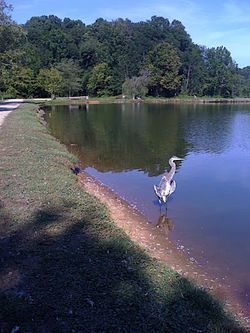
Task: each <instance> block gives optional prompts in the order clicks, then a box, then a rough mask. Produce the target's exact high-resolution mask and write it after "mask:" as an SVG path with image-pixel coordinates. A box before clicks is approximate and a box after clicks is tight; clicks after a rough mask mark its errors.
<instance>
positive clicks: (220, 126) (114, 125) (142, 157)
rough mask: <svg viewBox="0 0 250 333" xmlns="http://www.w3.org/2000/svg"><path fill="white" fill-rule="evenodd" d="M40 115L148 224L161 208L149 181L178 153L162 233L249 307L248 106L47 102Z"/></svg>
mask: <svg viewBox="0 0 250 333" xmlns="http://www.w3.org/2000/svg"><path fill="white" fill-rule="evenodd" d="M46 120H47V122H48V124H49V127H50V129H51V131H52V134H53V135H54V136H55V137H56V138H58V139H59V140H60V141H61V142H63V143H64V144H66V145H67V146H68V148H69V150H70V151H71V152H73V153H74V154H76V155H77V156H78V158H79V161H80V162H79V164H80V165H81V167H83V168H84V169H86V171H87V172H88V173H89V174H90V175H92V176H94V177H95V178H97V179H98V180H100V181H101V182H102V183H104V184H105V185H106V186H108V187H109V188H111V189H112V190H113V191H114V192H116V193H117V194H118V195H119V196H121V197H122V198H124V199H125V200H126V201H128V202H129V203H130V204H131V205H133V206H134V207H136V209H138V210H139V211H140V212H141V213H142V214H143V215H144V216H146V218H147V219H148V221H149V222H150V223H153V224H157V223H159V221H160V220H161V215H162V212H164V210H161V211H160V206H159V203H158V201H157V198H156V196H155V194H154V191H153V185H154V184H158V183H159V181H160V178H161V175H162V174H163V172H164V171H165V170H166V169H168V168H169V166H168V159H169V158H170V157H171V156H172V155H177V156H179V157H182V158H183V159H184V160H183V161H181V162H177V172H176V175H175V180H176V183H177V189H176V191H175V193H174V194H173V195H172V197H171V198H170V199H169V201H168V204H167V207H168V208H167V211H166V212H165V213H164V214H165V215H167V217H168V225H167V226H166V228H165V231H163V232H167V233H168V237H169V239H170V240H171V241H173V242H174V243H175V244H176V245H177V247H178V248H179V249H181V250H183V251H184V252H185V253H186V255H187V256H188V257H189V258H191V260H195V261H196V262H197V263H198V264H199V265H201V266H203V267H204V268H205V270H206V271H208V272H209V273H211V274H212V275H213V276H215V277H218V278H220V279H222V280H223V281H224V282H225V284H226V285H227V286H229V287H230V289H231V291H232V292H233V293H235V295H236V296H237V298H238V300H240V301H241V303H244V305H246V306H247V307H249V308H250V305H249V303H250V262H249V261H248V260H249V258H250V205H249V204H250V106H249V105H233V104H230V105H205V104H204V105H198V104H196V105H179V104H178V105H175V104H171V105H170V104H143V103H135V104H108V105H101V104H99V105H87V106H85V105H83V106H76V105H72V106H53V107H51V108H49V110H48V112H47V113H46ZM166 229H167V231H166Z"/></svg>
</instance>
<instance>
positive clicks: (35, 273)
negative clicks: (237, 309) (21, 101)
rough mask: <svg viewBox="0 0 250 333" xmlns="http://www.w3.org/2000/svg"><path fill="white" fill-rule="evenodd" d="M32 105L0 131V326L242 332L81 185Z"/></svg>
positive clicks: (69, 160) (65, 153)
mask: <svg viewBox="0 0 250 333" xmlns="http://www.w3.org/2000/svg"><path fill="white" fill-rule="evenodd" d="M35 107H36V106H35V105H32V104H26V105H23V106H22V107H21V108H20V109H19V110H18V111H16V112H13V113H11V115H10V116H9V117H8V118H7V119H6V121H5V123H4V125H3V127H2V129H1V130H0V143H1V145H0V147H1V148H0V149H1V159H0V172H1V176H0V187H1V188H0V199H1V201H0V217H1V220H0V221H1V223H0V253H1V259H0V260H1V265H0V288H1V294H0V332H1V333H2V332H3V333H5V332H6V333H7V332H11V330H12V329H14V328H15V327H17V328H19V330H18V332H25V333H26V332H39V333H42V332H46V333H50V332H60V333H61V332H62V333H64V332H65V333H66V332H67V333H68V332H77V333H79V332H94V333H95V332H96V333H99V332H100V333H112V332H114V333H118V332H123V333H124V332H129V333H130V332H131V333H136V332H138V333H139V332H140V333H143V332H150V333H151V332H182V333H183V332H190V333H191V332H213V333H214V332H227V333H232V332H245V331H244V329H243V328H241V327H240V325H239V324H238V323H237V322H235V321H234V320H233V319H232V318H231V317H230V316H229V315H228V314H227V313H226V312H225V311H224V310H223V308H222V306H221V304H219V303H218V302H217V301H215V300H214V299H213V298H212V297H211V296H209V295H208V294H207V293H206V292H205V291H203V290H201V289H198V288H197V287H195V286H194V285H193V284H192V283H191V282H189V281H188V280H186V279H184V278H182V277H181V276H179V275H178V274H177V273H175V272H173V271H172V270H170V269H169V268H168V267H166V266H164V265H162V264H160V263H157V262H156V261H155V260H153V259H151V258H150V257H148V256H147V255H146V254H145V253H144V252H143V251H142V250H141V249H140V248H139V247H138V246H136V245H135V244H133V243H132V242H131V240H130V239H128V237H127V236H126V235H125V234H124V233H123V231H122V230H120V229H118V228H117V227H116V226H115V224H114V223H113V222H112V221H111V220H110V219H109V217H108V214H107V210H106V209H105V207H104V206H102V205H101V204H100V203H99V202H98V201H97V200H96V199H95V198H94V197H92V196H90V195H88V194H87V193H85V192H84V191H83V190H82V189H80V188H79V187H78V185H77V184H76V179H75V176H74V175H73V174H72V173H71V171H70V169H69V166H70V165H71V163H73V162H74V161H75V157H74V156H72V155H71V154H69V153H68V151H67V150H66V148H65V147H64V146H62V145H61V144H60V143H59V142H57V141H56V140H55V139H53V138H52V137H51V136H50V135H49V133H48V131H47V129H46V128H45V127H44V126H43V125H42V124H41V123H39V121H38V119H37V116H36V113H35V111H34V110H33V109H34V108H35Z"/></svg>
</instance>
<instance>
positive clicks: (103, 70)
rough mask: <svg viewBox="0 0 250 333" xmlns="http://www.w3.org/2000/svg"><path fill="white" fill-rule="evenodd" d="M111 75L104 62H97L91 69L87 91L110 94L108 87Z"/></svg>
mask: <svg viewBox="0 0 250 333" xmlns="http://www.w3.org/2000/svg"><path fill="white" fill-rule="evenodd" d="M111 81H112V76H111V74H110V70H109V68H108V65H107V64H106V63H101V64H97V65H96V66H95V67H94V68H93V70H92V71H91V74H90V77H89V81H88V85H87V87H88V91H89V93H90V94H93V95H97V96H105V95H106V96H108V95H111V91H110V89H109V85H110V82H111Z"/></svg>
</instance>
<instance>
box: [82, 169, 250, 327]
mask: <svg viewBox="0 0 250 333" xmlns="http://www.w3.org/2000/svg"><path fill="white" fill-rule="evenodd" d="M77 178H78V184H79V186H81V187H82V188H84V190H85V191H86V192H88V193H89V194H91V195H94V196H95V197H97V198H98V199H99V200H100V201H101V202H102V203H103V204H104V205H105V206H106V207H107V208H108V211H109V213H110V217H111V218H112V220H114V222H115V223H116V224H117V225H118V226H119V227H120V228H122V229H123V230H124V231H125V233H126V234H127V235H128V236H129V237H130V238H131V239H132V240H133V241H134V242H135V243H136V244H138V245H139V246H140V247H141V248H142V249H143V250H144V251H145V252H146V253H147V254H148V255H150V256H151V257H153V258H155V259H156V260H159V261H160V262H162V263H165V264H167V265H168V266H170V267H171V268H172V269H173V270H174V271H176V272H178V273H179V274H181V275H182V276H184V277H187V278H189V279H191V280H192V281H194V282H195V283H196V284H197V285H198V286H199V287H201V288H203V289H205V290H207V291H208V292H209V293H211V294H212V295H213V296H215V297H216V298H217V299H219V300H220V301H222V302H223V303H224V304H225V306H226V309H227V310H229V311H230V312H231V313H233V314H234V315H235V316H236V319H239V320H240V321H243V323H244V325H245V326H247V327H248V328H249V329H250V314H249V313H248V311H247V309H246V308H245V307H244V306H243V305H242V304H240V303H239V302H238V301H237V299H235V297H234V296H233V294H232V293H231V291H230V290H229V289H228V287H226V286H224V285H223V283H222V281H220V280H219V279H217V278H213V277H212V276H210V275H209V274H208V273H207V272H206V271H205V269H204V268H202V267H200V266H199V265H198V264H197V263H196V262H194V261H191V260H190V259H189V258H187V256H186V254H185V253H184V252H183V251H181V250H179V249H177V247H176V245H175V244H173V243H172V242H171V241H170V240H169V239H168V237H167V234H166V232H163V230H162V226H161V225H158V226H155V225H152V224H150V223H148V221H147V219H146V218H145V217H144V216H143V215H142V214H141V213H139V212H138V211H137V210H136V209H135V208H133V207H131V206H130V205H129V204H128V203H127V202H126V201H125V200H123V199H121V198H120V197H118V196H117V195H116V194H115V193H114V192H112V190H110V189H109V188H107V187H106V186H105V185H104V184H102V183H100V182H99V181H98V180H96V179H94V178H93V177H92V176H90V175H89V174H87V173H86V172H81V173H80V174H78V176H77Z"/></svg>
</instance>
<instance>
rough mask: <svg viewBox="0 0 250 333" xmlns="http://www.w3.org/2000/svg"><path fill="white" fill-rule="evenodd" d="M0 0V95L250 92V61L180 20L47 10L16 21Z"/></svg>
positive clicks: (227, 94)
mask: <svg viewBox="0 0 250 333" xmlns="http://www.w3.org/2000/svg"><path fill="white" fill-rule="evenodd" d="M11 10H12V6H11V5H9V4H7V3H6V2H5V1H4V0H0V93H1V96H2V97H47V96H72V95H91V96H111V95H113V96H118V95H121V94H123V95H125V96H127V97H129V98H132V97H135V96H140V97H144V96H146V95H147V96H155V97H174V96H179V95H185V96H187V95H190V96H194V95H195V96H211V97H215V96H219V97H235V96H241V97H250V66H249V67H245V68H243V69H240V68H238V66H237V64H236V62H235V61H234V60H233V59H232V56H231V54H230V52H229V51H228V50H227V49H226V48H225V47H223V46H220V47H212V48H207V47H205V46H200V45H196V44H194V43H193V42H192V39H191V37H190V36H189V34H188V33H187V32H186V30H185V27H184V26H183V24H182V23H181V22H180V21H178V20H173V21H172V22H170V21H169V20H168V19H167V18H163V17H158V16H152V17H151V19H150V20H147V21H145V22H143V21H142V22H136V23H134V22H131V21H130V20H128V19H126V20H124V19H117V20H114V21H111V22H109V21H106V20H104V19H102V18H99V19H97V20H96V21H95V22H94V23H93V24H90V25H86V24H84V23H83V22H82V21H80V20H71V19H69V18H65V19H64V20H61V19H60V18H58V17H56V16H54V15H50V16H40V17H32V18H31V19H30V20H28V21H27V22H26V23H25V24H23V25H19V24H17V23H15V22H14V21H13V20H12V18H11Z"/></svg>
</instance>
